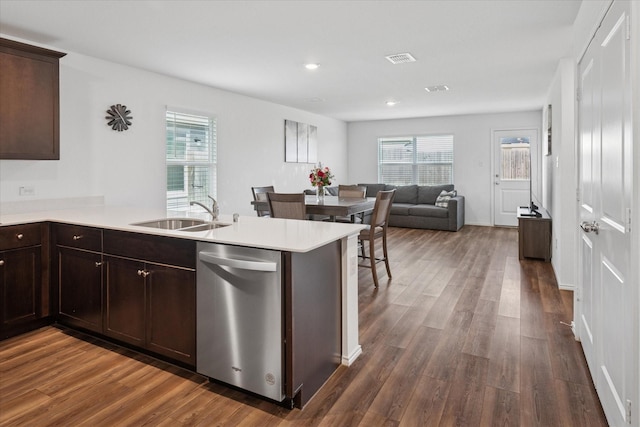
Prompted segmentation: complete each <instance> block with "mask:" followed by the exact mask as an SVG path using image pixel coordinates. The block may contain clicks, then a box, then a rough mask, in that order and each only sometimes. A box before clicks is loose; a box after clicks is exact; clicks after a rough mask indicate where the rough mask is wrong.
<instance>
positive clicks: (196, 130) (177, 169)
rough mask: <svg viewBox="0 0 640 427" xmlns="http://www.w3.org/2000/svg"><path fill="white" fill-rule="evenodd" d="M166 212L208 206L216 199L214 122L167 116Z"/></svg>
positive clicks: (174, 114) (173, 114) (176, 114)
mask: <svg viewBox="0 0 640 427" xmlns="http://www.w3.org/2000/svg"><path fill="white" fill-rule="evenodd" d="M166 143H167V209H170V210H175V209H184V208H189V203H190V202H192V201H196V202H200V203H203V204H205V205H207V206H209V205H211V201H210V200H209V199H208V197H207V196H208V195H211V196H212V197H214V198H215V197H216V188H217V185H216V163H217V162H216V119H215V118H213V117H207V116H199V115H193V114H185V113H181V112H176V111H167V113H166Z"/></svg>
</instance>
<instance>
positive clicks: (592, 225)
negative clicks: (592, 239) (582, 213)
mask: <svg viewBox="0 0 640 427" xmlns="http://www.w3.org/2000/svg"><path fill="white" fill-rule="evenodd" d="M580 228H582V229H583V230H584V232H585V233H591V232H592V231H593V232H594V233H596V235H597V234H598V233H599V232H600V224H598V223H597V222H596V221H592V222H589V221H582V222H581V223H580Z"/></svg>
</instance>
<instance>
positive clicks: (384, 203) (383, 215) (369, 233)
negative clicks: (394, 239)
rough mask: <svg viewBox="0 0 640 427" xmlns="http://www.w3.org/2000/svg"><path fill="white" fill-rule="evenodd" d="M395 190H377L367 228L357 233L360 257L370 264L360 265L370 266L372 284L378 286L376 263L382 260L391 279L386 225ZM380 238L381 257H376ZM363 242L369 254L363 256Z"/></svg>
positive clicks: (362, 265) (363, 265)
mask: <svg viewBox="0 0 640 427" xmlns="http://www.w3.org/2000/svg"><path fill="white" fill-rule="evenodd" d="M395 192H396V190H389V191H378V194H377V195H376V203H375V205H374V206H373V213H372V214H371V224H369V226H368V228H365V229H364V230H361V231H360V234H359V235H358V243H359V244H360V251H361V257H362V259H363V260H365V259H369V261H370V265H366V264H359V265H360V266H361V267H368V268H371V273H372V274H373V284H374V285H375V287H376V288H377V287H378V272H377V270H376V263H377V262H380V261H384V264H385V267H386V268H387V276H388V277H389V279H391V269H390V268H389V256H388V255H387V227H388V224H389V213H390V212H391V204H392V203H393V198H394V196H395ZM380 238H382V254H383V258H376V245H375V241H376V239H380ZM364 242H368V243H369V256H368V257H367V256H365V250H364Z"/></svg>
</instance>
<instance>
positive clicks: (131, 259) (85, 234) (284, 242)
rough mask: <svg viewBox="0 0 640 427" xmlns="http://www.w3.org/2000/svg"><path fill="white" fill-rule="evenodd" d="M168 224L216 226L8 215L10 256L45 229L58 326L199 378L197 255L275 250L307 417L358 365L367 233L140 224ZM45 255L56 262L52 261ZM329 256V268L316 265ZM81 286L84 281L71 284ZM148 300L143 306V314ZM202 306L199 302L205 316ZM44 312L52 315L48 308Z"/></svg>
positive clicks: (76, 212)
mask: <svg viewBox="0 0 640 427" xmlns="http://www.w3.org/2000/svg"><path fill="white" fill-rule="evenodd" d="M167 217H175V218H187V217H188V218H193V219H201V220H208V219H209V218H208V216H207V215H202V214H185V213H182V214H181V213H174V214H168V213H167V212H166V211H164V210H158V209H141V208H120V207H105V206H99V207H88V208H82V209H72V210H56V211H47V212H34V213H29V214H12V215H2V216H0V223H1V224H2V225H1V226H0V237H1V238H2V242H0V256H1V255H2V254H3V253H6V252H10V250H7V249H11V248H10V247H9V246H10V244H11V242H10V241H11V240H12V239H14V237H15V236H14V234H16V233H17V234H21V233H19V231H20V227H34V226H35V225H39V226H40V227H41V229H42V231H40V232H38V233H39V235H41V236H42V240H43V243H42V247H44V248H47V251H48V252H45V251H44V250H43V252H42V253H43V254H45V255H44V256H42V258H43V259H42V260H41V261H42V262H41V264H42V266H43V271H42V275H43V277H46V276H48V277H49V278H50V283H51V286H50V289H48V290H47V292H49V294H48V295H46V298H42V299H41V301H40V303H41V305H42V306H43V307H45V306H46V305H47V304H48V308H49V309H50V313H49V314H50V316H48V318H49V319H50V321H49V323H51V322H53V321H57V322H59V323H61V324H63V325H66V326H71V327H74V328H77V329H80V330H84V331H86V332H89V333H94V334H97V335H99V336H104V337H106V338H108V339H111V340H113V341H115V342H120V343H122V344H123V345H127V346H129V347H133V348H136V349H139V350H140V351H144V352H149V353H151V354H154V355H158V356H160V357H163V358H165V359H168V360H170V361H174V362H176V363H177V364H179V365H181V366H184V367H187V368H188V369H191V370H196V371H198V369H197V368H198V361H197V360H196V352H195V351H193V347H195V345H196V344H195V341H196V339H195V330H194V325H195V316H196V315H195V311H196V310H195V306H196V305H195V302H194V301H192V300H195V299H198V298H199V297H200V294H198V295H196V292H195V277H196V275H198V272H197V271H196V265H198V267H197V268H198V269H200V266H199V265H200V264H198V251H197V250H196V245H201V244H222V245H228V246H229V247H235V248H238V247H240V248H252V249H262V250H268V251H276V252H278V253H281V254H282V256H281V259H282V272H281V273H282V296H283V298H282V300H283V304H282V342H281V343H276V344H277V345H280V346H282V348H283V351H282V353H283V354H282V358H283V367H284V371H283V389H284V391H283V396H285V399H284V400H283V402H284V404H285V405H287V406H289V405H296V406H298V407H302V406H304V404H305V403H306V402H307V401H308V400H309V399H310V398H311V397H312V396H313V395H314V394H315V392H316V391H317V390H318V389H319V388H320V386H321V385H322V384H323V383H324V382H325V381H326V379H327V378H328V377H329V376H330V375H331V373H332V372H333V370H335V368H336V367H337V365H338V364H340V363H341V364H344V365H350V364H351V363H352V362H353V361H354V360H355V359H356V358H357V357H358V356H359V354H360V353H361V347H360V345H359V343H358V294H357V291H358V289H357V288H358V286H357V280H358V267H357V234H358V232H359V230H360V229H361V228H362V227H363V226H361V225H354V224H341V223H330V222H313V221H294V220H284V219H272V218H257V217H244V216H242V217H240V218H239V220H238V222H233V219H232V217H231V216H230V215H221V216H220V218H219V220H218V221H217V222H218V223H220V224H223V225H224V226H222V227H219V228H213V229H208V230H204V231H180V230H170V229H162V228H154V227H144V226H139V225H133V224H138V223H142V222H149V221H154V220H160V219H164V218H167ZM14 230H17V232H16V233H14ZM194 230H196V229H194ZM17 234H16V235H17ZM49 237H50V240H51V241H50V242H48V241H46V240H48V239H49ZM15 238H16V239H18V238H17V237H15ZM18 240H20V241H21V242H24V241H25V240H28V238H27V239H25V238H24V237H20V238H19V239H18ZM8 245H9V246H8ZM3 251H5V252H3ZM46 253H48V254H50V259H45V258H47V255H46ZM318 255H321V256H322V257H323V260H324V261H323V262H324V263H325V264H324V265H320V264H319V263H318V262H317V259H318ZM201 257H202V255H201ZM332 264H333V265H332ZM92 269H94V270H92ZM127 269H133V270H134V271H137V276H139V277H136V278H135V279H134V280H139V281H140V282H139V283H141V285H136V286H130V284H132V283H137V282H135V281H134V280H132V279H126V280H125V279H121V277H123V274H122V272H124V271H126V270H127ZM154 269H158V271H163V273H164V272H166V273H167V274H166V275H165V276H164V277H172V278H173V281H174V282H179V283H181V284H183V285H184V284H185V283H186V284H188V286H187V287H182V288H179V289H178V288H176V289H174V288H175V287H174V288H171V286H165V284H163V286H158V283H160V282H159V278H160V277H163V276H162V274H161V273H158V274H157V275H156V276H154V274H156V273H154V271H155V270H154ZM161 269H164V270H161ZM91 275H94V276H91ZM147 276H150V277H149V278H147ZM200 276H202V275H200ZM74 277H80V278H81V280H75V281H73V280H71V279H73V278H74ZM88 277H95V282H96V283H99V286H96V287H95V289H94V291H93V294H92V293H91V291H87V290H86V289H82V291H81V292H80V291H77V290H76V289H74V288H73V287H71V285H70V284H73V283H78V282H80V283H84V282H89V281H90V280H87V278H88ZM154 277H155V278H154ZM318 277H321V278H322V279H317V278H318ZM120 279H121V280H120ZM154 281H155V286H156V287H155V288H154V287H153V286H154ZM47 283H48V282H47ZM103 283H104V285H103ZM7 284H8V283H7ZM3 286H4V285H3ZM138 289H142V290H138ZM160 297H163V298H164V300H159V299H158V298H160ZM74 298H75V300H74ZM83 298H84V300H83ZM154 298H156V299H154ZM137 299H139V300H140V301H139V304H138V302H136V303H135V304H134V303H133V301H137ZM48 301H50V303H48ZM180 302H184V303H185V304H187V305H188V304H191V307H190V308H189V309H187V310H185V312H186V313H187V316H186V317H187V318H186V319H183V318H182V317H180V316H182V315H181V314H180V310H179V309H180V307H179V306H178V308H176V309H172V304H173V305H176V304H178V303H180ZM202 303H203V301H201V300H198V303H197V306H198V307H199V308H198V310H200V309H201V307H202V305H201V304H202ZM86 304H93V306H92V307H88V306H87V305H86ZM136 304H137V305H136ZM321 304H325V305H324V306H323V305H321ZM129 307H134V311H135V308H136V307H139V308H140V309H139V311H140V312H141V314H140V316H139V317H140V318H141V320H140V323H139V326H136V323H135V322H132V321H131V319H132V318H133V317H132V316H131V313H130V312H129ZM172 310H173V311H172ZM43 311H44V312H45V314H46V312H47V310H46V307H45V309H44V310H43ZM158 313H160V314H158ZM154 316H155V317H154ZM183 317H184V316H183ZM170 320H171V321H170ZM180 328H182V329H180ZM327 332H328V333H329V335H327ZM176 336H178V337H180V339H178V340H176ZM197 354H200V349H198V353H197ZM198 357H200V356H198ZM208 376H209V375H208ZM266 377H267V382H269V383H271V382H272V381H273V378H271V376H270V375H266ZM213 379H217V378H213ZM221 381H224V382H228V381H226V380H221ZM240 387H241V388H247V387H242V385H240ZM247 389H248V388H247ZM249 390H250V389H249ZM250 391H252V390H250ZM278 400H279V399H278Z"/></svg>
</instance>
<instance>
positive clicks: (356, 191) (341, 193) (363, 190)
mask: <svg viewBox="0 0 640 427" xmlns="http://www.w3.org/2000/svg"><path fill="white" fill-rule="evenodd" d="M366 195H367V187H366V186H364V185H342V184H340V185H338V197H348V198H352V199H364V198H365V196H366ZM363 220H364V212H362V213H360V214H359V215H358V216H357V217H356V216H355V215H350V216H346V217H345V216H339V217H336V219H335V221H336V222H352V223H354V222H360V223H361V222H363Z"/></svg>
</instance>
